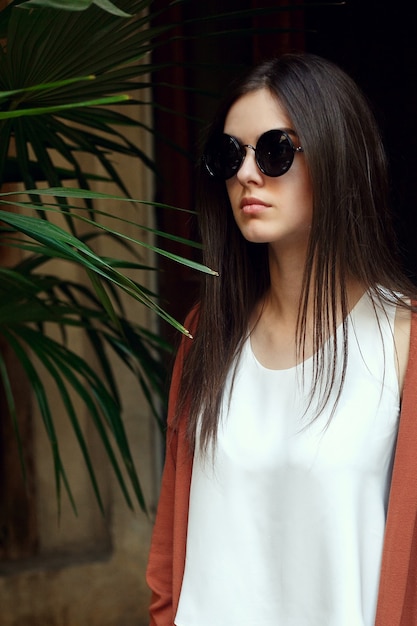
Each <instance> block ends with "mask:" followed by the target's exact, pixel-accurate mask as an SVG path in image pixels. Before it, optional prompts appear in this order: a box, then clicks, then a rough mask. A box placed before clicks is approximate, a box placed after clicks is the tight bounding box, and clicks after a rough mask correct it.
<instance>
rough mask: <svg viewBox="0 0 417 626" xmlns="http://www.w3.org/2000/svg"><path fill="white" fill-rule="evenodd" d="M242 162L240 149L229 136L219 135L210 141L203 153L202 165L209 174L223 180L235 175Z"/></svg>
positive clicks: (235, 141)
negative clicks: (203, 164)
mask: <svg viewBox="0 0 417 626" xmlns="http://www.w3.org/2000/svg"><path fill="white" fill-rule="evenodd" d="M242 160H243V156H242V150H241V147H240V145H239V143H238V141H237V140H236V139H235V138H234V137H231V136H230V135H221V137H219V138H217V139H216V140H214V141H211V142H210V143H209V144H208V146H207V149H206V151H205V153H204V163H205V165H206V168H207V169H208V171H209V173H210V174H211V175H212V176H216V177H218V178H222V179H224V180H227V179H228V178H231V177H232V176H234V175H235V174H236V172H237V171H238V169H239V167H240V166H241V164H242Z"/></svg>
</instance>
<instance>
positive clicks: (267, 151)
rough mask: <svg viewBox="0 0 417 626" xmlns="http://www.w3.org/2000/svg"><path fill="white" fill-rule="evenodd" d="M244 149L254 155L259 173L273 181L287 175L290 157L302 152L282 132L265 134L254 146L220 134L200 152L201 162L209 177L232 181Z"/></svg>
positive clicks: (240, 162) (290, 163)
mask: <svg viewBox="0 0 417 626" xmlns="http://www.w3.org/2000/svg"><path fill="white" fill-rule="evenodd" d="M247 148H250V149H251V150H253V151H254V153H255V161H256V164H257V166H258V167H259V169H260V170H261V172H262V173H263V174H265V175H266V176H272V177H274V178H275V177H277V176H282V175H283V174H285V172H288V170H289V169H290V167H291V165H292V162H293V160H294V154H295V153H296V152H303V149H302V147H301V146H298V148H296V147H295V146H294V144H293V142H292V140H291V138H290V136H289V134H288V133H287V132H286V131H285V130H278V129H277V130H268V131H267V132H266V133H263V134H262V135H261V136H260V137H259V139H258V143H257V144H256V146H252V145H251V144H241V143H240V142H239V141H238V140H237V139H236V137H233V135H227V134H226V133H224V134H222V135H221V136H220V137H216V138H214V139H212V140H211V141H209V143H208V144H207V147H206V150H205V152H204V155H203V160H204V164H205V166H206V168H207V170H208V172H209V174H210V175H211V176H215V177H216V178H222V179H223V180H227V179H228V178H232V176H234V175H235V174H236V173H237V172H238V171H239V169H240V167H241V166H242V163H243V160H244V158H245V156H246V149H247Z"/></svg>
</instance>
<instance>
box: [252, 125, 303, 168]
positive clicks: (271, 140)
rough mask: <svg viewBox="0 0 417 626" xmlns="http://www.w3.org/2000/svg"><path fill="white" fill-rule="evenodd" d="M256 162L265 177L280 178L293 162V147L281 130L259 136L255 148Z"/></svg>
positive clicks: (270, 131)
mask: <svg viewBox="0 0 417 626" xmlns="http://www.w3.org/2000/svg"><path fill="white" fill-rule="evenodd" d="M256 160H257V163H258V165H259V168H260V170H261V171H262V172H263V173H264V174H266V175H267V176H282V174H285V172H288V170H289V169H290V167H291V164H292V162H293V160H294V146H293V144H292V142H291V140H290V138H289V137H288V136H287V134H286V133H284V132H283V131H281V130H269V131H268V132H266V133H264V134H263V135H261V137H260V138H259V141H258V143H257V146H256Z"/></svg>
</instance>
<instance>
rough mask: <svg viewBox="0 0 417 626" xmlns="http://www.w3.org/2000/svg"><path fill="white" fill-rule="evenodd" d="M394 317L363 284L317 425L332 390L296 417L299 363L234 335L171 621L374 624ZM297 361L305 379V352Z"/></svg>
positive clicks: (394, 414) (393, 414) (392, 432)
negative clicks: (336, 396)
mask: <svg viewBox="0 0 417 626" xmlns="http://www.w3.org/2000/svg"><path fill="white" fill-rule="evenodd" d="M394 317H395V307H394V306H387V307H386V308H385V313H384V312H383V311H382V310H378V321H377V319H376V315H375V312H374V309H373V307H372V304H371V301H370V298H369V296H368V295H367V294H366V295H365V296H363V297H362V299H361V300H360V301H359V303H358V304H357V305H356V307H355V308H354V309H353V311H352V312H351V314H350V316H349V320H348V324H349V329H348V330H349V345H348V349H349V357H348V367H347V372H346V379H345V384H344V387H343V391H342V395H341V397H340V400H339V403H338V405H337V409H336V412H335V414H334V415H333V417H332V419H331V421H330V423H329V425H328V427H327V428H326V424H327V422H328V419H329V417H330V412H331V407H332V404H333V403H332V399H331V400H330V402H329V404H328V408H326V410H325V412H324V413H323V414H321V415H320V416H319V418H317V419H316V420H312V419H311V414H310V411H309V413H308V414H307V415H305V414H304V411H305V407H306V397H307V396H308V392H307V391H306V392H304V391H303V386H302V377H301V373H302V366H297V367H294V368H291V369H287V370H270V369H266V368H265V367H263V366H262V365H261V364H260V363H259V362H258V361H257V360H256V358H255V356H254V354H253V353H252V350H251V345H250V340H248V341H247V342H246V344H245V346H244V348H243V352H242V355H241V359H240V361H239V365H238V368H237V373H236V377H235V382H234V385H233V390H232V394H231V396H230V387H231V379H232V375H231V374H230V375H229V380H228V383H227V388H226V393H225V397H224V402H223V409H222V414H221V422H220V427H219V433H218V442H217V448H216V451H215V455H214V461H213V459H212V455H211V451H209V453H208V454H207V456H206V457H204V458H202V456H201V455H200V453H199V451H198V446H197V448H196V453H195V459H194V465H193V473H192V484H191V491H190V508H189V522H188V538H187V552H186V564H185V572H184V579H183V584H182V591H181V596H180V603H179V608H178V612H177V615H176V618H175V624H176V626H373V624H374V621H375V611H376V602H377V592H378V582H379V571H380V564H381V554H382V545H383V536H384V528H385V519H386V508H387V500H388V492H389V484H390V478H391V466H392V458H393V450H394V445H395V439H396V433H397V422H398V415H399V391H398V380H397V374H396V367H395V349H394V342H393V325H394ZM381 333H382V338H383V341H382V340H381ZM338 336H339V339H341V338H342V333H341V328H339V329H338ZM304 371H305V374H304V375H305V381H306V382H307V383H308V381H309V376H310V381H311V375H312V359H309V360H307V361H306V362H305V368H304ZM304 388H305V389H307V390H308V389H309V385H308V384H305V387H304ZM229 401H230V405H229ZM313 416H314V413H313Z"/></svg>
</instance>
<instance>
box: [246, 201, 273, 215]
mask: <svg viewBox="0 0 417 626" xmlns="http://www.w3.org/2000/svg"><path fill="white" fill-rule="evenodd" d="M268 206H269V205H268V204H266V202H262V200H259V198H243V200H242V202H241V203H240V208H241V210H242V212H243V213H245V214H246V215H249V214H251V213H259V212H260V211H264V210H265V209H266V208H268Z"/></svg>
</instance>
